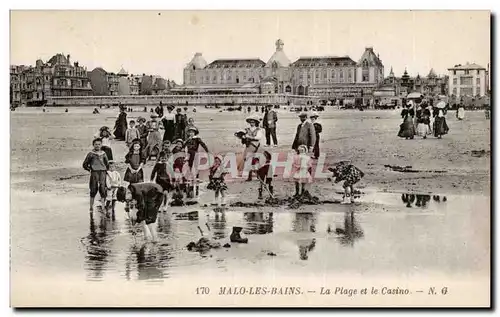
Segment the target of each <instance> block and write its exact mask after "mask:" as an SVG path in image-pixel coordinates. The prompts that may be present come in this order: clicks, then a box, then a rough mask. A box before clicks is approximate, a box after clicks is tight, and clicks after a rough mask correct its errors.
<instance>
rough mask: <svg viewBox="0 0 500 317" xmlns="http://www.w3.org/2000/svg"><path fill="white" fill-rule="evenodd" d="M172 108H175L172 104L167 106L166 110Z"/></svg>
mask: <svg viewBox="0 0 500 317" xmlns="http://www.w3.org/2000/svg"><path fill="white" fill-rule="evenodd" d="M174 108H175V107H174V106H172V105H169V106H167V109H168V110H174Z"/></svg>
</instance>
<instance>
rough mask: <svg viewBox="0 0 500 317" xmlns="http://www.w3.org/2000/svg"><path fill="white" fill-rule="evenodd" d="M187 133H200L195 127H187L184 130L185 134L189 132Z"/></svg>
mask: <svg viewBox="0 0 500 317" xmlns="http://www.w3.org/2000/svg"><path fill="white" fill-rule="evenodd" d="M189 131H194V134H198V133H200V131H198V128H197V127H193V126H191V127H188V128H187V129H186V132H189Z"/></svg>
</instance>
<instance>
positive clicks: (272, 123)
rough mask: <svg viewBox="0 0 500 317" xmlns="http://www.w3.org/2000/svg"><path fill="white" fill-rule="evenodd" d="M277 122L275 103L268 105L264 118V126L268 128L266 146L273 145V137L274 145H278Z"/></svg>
mask: <svg viewBox="0 0 500 317" xmlns="http://www.w3.org/2000/svg"><path fill="white" fill-rule="evenodd" d="M276 122H278V114H277V113H276V111H274V109H273V105H267V109H266V112H265V113H264V118H263V119H262V126H263V127H264V129H265V130H266V146H271V137H272V139H273V143H274V146H275V147H276V146H278V138H277V137H276Z"/></svg>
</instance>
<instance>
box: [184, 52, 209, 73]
mask: <svg viewBox="0 0 500 317" xmlns="http://www.w3.org/2000/svg"><path fill="white" fill-rule="evenodd" d="M193 66H194V68H195V69H203V68H205V67H206V66H207V61H206V60H205V59H204V58H203V56H202V55H201V53H196V54H194V57H193V59H192V60H191V61H190V62H189V64H188V65H187V67H193Z"/></svg>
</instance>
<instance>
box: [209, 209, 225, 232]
mask: <svg viewBox="0 0 500 317" xmlns="http://www.w3.org/2000/svg"><path fill="white" fill-rule="evenodd" d="M209 224H210V227H211V228H212V235H213V238H214V239H224V238H225V237H226V236H227V234H226V213H225V212H216V213H215V216H214V219H213V220H212V221H209Z"/></svg>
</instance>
